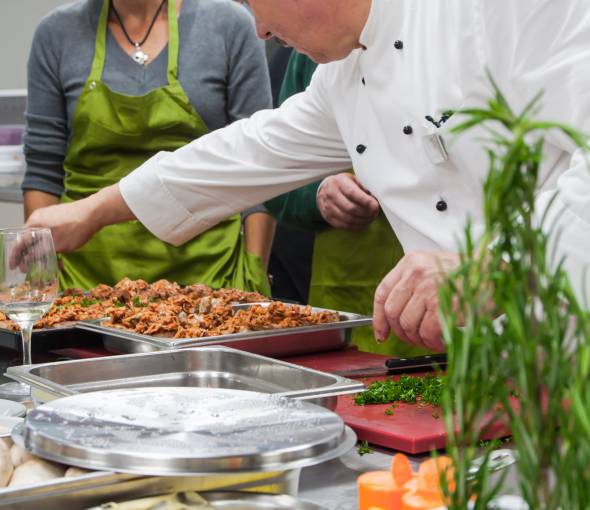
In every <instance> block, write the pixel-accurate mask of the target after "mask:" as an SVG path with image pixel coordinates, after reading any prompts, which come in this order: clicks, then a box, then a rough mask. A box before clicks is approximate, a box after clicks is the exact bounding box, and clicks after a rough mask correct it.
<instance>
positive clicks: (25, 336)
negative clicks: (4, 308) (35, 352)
mask: <svg viewBox="0 0 590 510" xmlns="http://www.w3.org/2000/svg"><path fill="white" fill-rule="evenodd" d="M33 324H34V323H33V322H31V321H27V322H24V323H22V324H19V326H20V331H21V338H22V341H23V365H30V364H31V363H32V361H31V335H32V333H33Z"/></svg>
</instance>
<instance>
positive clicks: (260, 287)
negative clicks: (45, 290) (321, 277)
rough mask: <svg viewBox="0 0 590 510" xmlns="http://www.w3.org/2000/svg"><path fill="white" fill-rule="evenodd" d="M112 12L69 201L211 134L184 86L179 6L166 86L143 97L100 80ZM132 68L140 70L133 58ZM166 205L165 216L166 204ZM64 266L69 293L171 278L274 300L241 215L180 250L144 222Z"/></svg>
mask: <svg viewBox="0 0 590 510" xmlns="http://www.w3.org/2000/svg"><path fill="white" fill-rule="evenodd" d="M108 14H109V0H104V2H103V6H102V10H101V14H100V20H99V23H98V29H97V35H96V47H95V54H94V60H93V63H92V69H91V71H90V75H89V77H88V80H87V82H86V85H85V87H84V90H83V92H82V94H81V96H80V99H79V101H78V105H77V108H76V112H75V114H74V117H73V122H72V138H71V141H70V144H69V146H68V150H67V153H66V157H65V161H64V170H65V181H64V187H65V192H64V195H63V196H62V201H64V202H71V201H74V200H79V199H81V198H83V197H87V196H89V195H91V194H93V193H95V192H97V191H99V190H100V189H102V188H104V187H105V186H109V185H111V184H114V183H116V182H118V181H119V180H120V179H121V178H123V177H124V176H126V175H127V174H128V173H130V172H131V171H132V170H133V169H135V168H137V167H138V166H140V165H141V164H142V163H144V162H145V161H146V160H147V159H149V158H150V157H152V156H153V155H154V154H156V153H158V152H159V151H173V150H175V149H178V148H179V147H182V146H183V145H185V144H187V143H188V142H190V141H191V140H194V139H195V138H198V137H199V136H201V135H203V134H205V133H206V132H207V127H206V126H205V123H204V122H203V120H202V119H201V117H200V116H199V114H198V113H197V112H196V110H195V109H194V108H193V106H192V105H191V103H190V101H189V99H188V97H187V96H186V94H185V93H184V91H183V89H182V87H181V85H180V83H179V81H178V48H179V44H178V20H177V18H176V9H175V2H174V1H173V0H170V1H169V2H168V85H167V86H165V87H162V88H159V89H155V90H152V91H151V92H149V93H148V94H146V95H144V96H139V97H135V96H127V95H124V94H119V93H116V92H113V91H112V90H110V89H109V88H108V87H107V85H106V84H105V83H104V82H102V81H101V79H102V72H103V67H104V60H105V41H106V34H107V30H108ZM129 65H130V66H132V65H137V64H135V63H133V62H132V61H131V59H130V60H129ZM161 207H162V210H163V211H165V210H166V207H167V204H165V203H163V204H161ZM62 260H63V266H64V267H63V271H62V274H61V279H60V284H61V286H62V287H63V288H65V287H80V288H84V289H88V288H90V287H93V286H95V285H97V284H98V283H106V284H109V285H113V284H115V283H116V282H117V281H119V280H120V279H122V278H124V277H129V278H131V279H138V278H142V279H144V280H146V281H148V282H152V281H155V280H158V279H160V278H166V279H168V280H171V281H176V282H178V283H181V284H190V283H196V282H199V283H205V284H208V285H210V286H213V287H235V288H239V289H244V290H251V291H259V292H262V293H264V294H267V295H268V294H270V289H269V285H268V279H267V277H266V271H265V270H264V268H263V266H262V264H261V262H260V259H259V258H258V257H256V256H255V255H252V254H249V253H247V252H246V250H245V249H244V241H243V237H242V233H241V222H240V217H239V215H236V216H233V217H231V218H228V219H226V220H224V221H223V222H221V223H220V224H218V225H217V226H215V227H213V228H211V229H209V230H208V231H206V232H204V233H203V234H201V235H199V236H198V237H197V238H195V239H193V240H192V241H189V242H188V243H186V244H184V245H182V246H179V247H174V246H172V245H169V244H167V243H164V242H162V241H160V240H159V239H157V238H156V237H154V236H153V235H152V234H151V233H150V232H149V231H148V230H147V229H146V228H145V227H143V226H142V225H141V224H140V223H139V222H138V221H131V222H127V223H124V224H119V225H113V226H109V227H106V228H103V229H102V230H101V231H99V232H98V233H97V234H96V235H95V236H94V237H93V238H92V239H91V240H90V241H89V242H88V243H87V244H86V245H85V246H83V247H82V248H81V249H79V250H77V251H75V252H73V253H70V254H67V255H63V256H62Z"/></svg>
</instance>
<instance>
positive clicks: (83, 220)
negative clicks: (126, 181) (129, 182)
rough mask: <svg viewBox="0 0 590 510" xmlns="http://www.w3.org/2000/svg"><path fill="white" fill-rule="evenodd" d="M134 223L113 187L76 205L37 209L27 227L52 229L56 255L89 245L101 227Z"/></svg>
mask: <svg viewBox="0 0 590 510" xmlns="http://www.w3.org/2000/svg"><path fill="white" fill-rule="evenodd" d="M135 219H136V217H135V214H134V213H133V211H132V210H131V209H130V208H129V206H128V205H127V204H126V203H125V200H123V196H122V195H121V192H120V191H119V185H118V184H113V185H111V186H108V187H106V188H103V189H101V190H100V191H98V192H97V193H95V194H94V195H90V196H89V197H87V198H84V199H82V200H78V201H77V202H71V203H69V204H60V205H52V206H49V207H44V208H42V209H37V210H35V211H34V212H33V213H32V214H31V216H29V219H28V220H27V222H26V224H25V227H44V228H49V229H51V234H52V235H53V242H54V245H55V251H56V252H58V253H67V252H70V251H74V250H76V249H78V248H80V247H81V246H83V245H84V244H86V243H87V242H88V241H89V240H90V238H91V237H92V236H93V235H94V234H95V233H96V232H98V231H99V230H100V229H101V228H102V227H106V226H107V225H114V224H115V223H121V222H123V221H130V220H135Z"/></svg>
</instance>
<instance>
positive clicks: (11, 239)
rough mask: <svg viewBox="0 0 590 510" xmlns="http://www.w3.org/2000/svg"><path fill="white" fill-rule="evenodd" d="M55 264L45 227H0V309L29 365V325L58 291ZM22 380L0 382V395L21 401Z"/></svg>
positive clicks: (23, 393)
mask: <svg viewBox="0 0 590 510" xmlns="http://www.w3.org/2000/svg"><path fill="white" fill-rule="evenodd" d="M58 274H59V270H58V265H57V257H56V255H55V248H54V246H53V238H52V237H51V231H50V230H49V229H47V228H20V229H0V311H1V312H3V313H4V314H5V315H7V316H8V318H10V319H12V320H13V321H14V322H16V323H17V324H18V326H19V328H20V331H21V338H22V352H23V364H24V365H30V364H31V333H32V330H33V325H34V324H35V322H37V321H38V320H39V319H40V318H41V317H43V315H45V314H46V313H47V312H48V311H49V309H50V308H51V305H52V303H53V300H54V299H55V298H56V296H57V292H58ZM30 391H31V389H30V387H29V386H28V385H27V384H23V383H17V382H12V383H7V384H2V385H0V397H3V398H8V399H10V398H12V399H15V400H22V399H26V398H28V396H29V395H30Z"/></svg>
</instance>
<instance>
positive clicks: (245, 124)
mask: <svg viewBox="0 0 590 510" xmlns="http://www.w3.org/2000/svg"><path fill="white" fill-rule="evenodd" d="M318 74H319V73H316V77H317V75H318ZM314 79H315V78H314ZM315 81H318V82H319V80H315ZM327 105H328V103H327V102H326V101H325V100H324V91H323V90H322V86H321V83H315V86H314V87H310V88H309V89H308V91H307V92H305V93H302V94H298V95H296V96H293V97H292V98H290V99H289V100H288V101H287V102H285V103H284V105H283V106H282V107H281V108H280V109H277V110H264V111H261V112H258V113H256V114H254V115H253V116H252V117H251V118H250V119H244V120H241V121H237V122H234V123H233V124H231V125H230V126H228V127H226V128H224V129H220V130H217V131H215V132H213V133H210V134H208V135H205V136H203V137H201V138H199V139H197V140H195V141H193V142H191V143H190V144H188V145H186V146H184V147H182V148H181V149H179V150H177V151H175V152H173V153H165V152H163V153H160V154H158V155H157V156H155V157H154V158H152V159H150V160H148V161H147V162H146V163H144V164H143V165H142V166H141V167H139V168H138V169H137V170H135V171H134V172H132V173H131V174H130V175H128V176H127V177H125V178H124V179H123V180H122V181H121V183H120V190H121V193H122V195H123V199H124V200H125V202H126V203H127V205H128V206H129V207H130V209H131V210H132V211H133V213H134V214H135V216H136V217H137V218H138V219H139V220H140V221H141V222H142V223H143V224H144V225H145V226H146V227H147V228H148V229H149V230H150V231H151V232H152V233H153V234H155V235H156V236H157V237H159V238H160V239H162V240H164V241H166V242H169V243H171V244H174V245H180V244H183V243H185V242H187V241H188V240H190V239H192V238H193V237H194V236H196V235H198V234H199V233H201V232H203V231H205V230H207V229H209V228H211V227H212V226H214V225H215V224H217V223H218V222H220V221H221V220H223V219H224V218H226V217H228V216H231V215H232V214H235V213H237V212H240V211H243V210H245V209H247V208H249V207H252V206H254V205H257V204H259V203H261V202H264V201H265V200H268V199H269V198H272V197H274V196H276V195H279V194H281V193H285V192H287V191H290V190H292V189H295V188H297V187H299V186H303V185H305V184H308V183H310V182H314V181H317V180H318V179H320V178H322V177H324V176H326V175H329V174H332V173H337V172H340V171H342V170H345V169H347V168H350V166H351V161H350V157H349V155H348V152H347V150H346V147H345V146H344V143H343V141H342V138H341V136H340V133H339V130H338V127H337V125H336V123H335V120H334V118H333V115H332V114H331V112H330V110H329V107H328V106H327Z"/></svg>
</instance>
